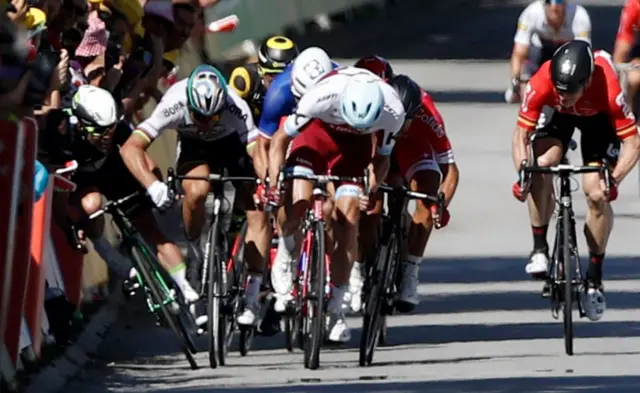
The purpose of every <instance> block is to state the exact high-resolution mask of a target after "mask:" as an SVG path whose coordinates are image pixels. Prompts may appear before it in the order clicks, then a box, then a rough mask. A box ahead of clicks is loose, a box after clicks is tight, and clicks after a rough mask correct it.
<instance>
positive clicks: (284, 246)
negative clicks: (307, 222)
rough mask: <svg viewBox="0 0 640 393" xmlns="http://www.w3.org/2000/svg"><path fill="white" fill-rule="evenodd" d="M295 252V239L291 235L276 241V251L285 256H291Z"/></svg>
mask: <svg viewBox="0 0 640 393" xmlns="http://www.w3.org/2000/svg"><path fill="white" fill-rule="evenodd" d="M295 250H296V238H295V237H294V236H293V235H290V236H280V238H279V239H278V251H279V252H286V253H287V255H292V254H293V252H294V251H295Z"/></svg>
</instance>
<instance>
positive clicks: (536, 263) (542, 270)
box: [524, 250, 549, 275]
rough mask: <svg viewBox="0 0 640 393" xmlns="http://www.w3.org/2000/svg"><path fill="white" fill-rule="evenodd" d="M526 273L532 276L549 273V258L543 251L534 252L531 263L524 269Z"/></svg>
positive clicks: (530, 258)
mask: <svg viewBox="0 0 640 393" xmlns="http://www.w3.org/2000/svg"><path fill="white" fill-rule="evenodd" d="M524 271H525V272H526V273H527V274H531V275H541V274H547V273H549V258H548V257H547V255H546V254H545V253H544V252H543V251H537V250H534V251H533V252H532V253H531V256H530V257H529V263H527V265H526V266H525V267H524Z"/></svg>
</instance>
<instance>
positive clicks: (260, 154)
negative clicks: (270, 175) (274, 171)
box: [249, 137, 271, 180]
mask: <svg viewBox="0 0 640 393" xmlns="http://www.w3.org/2000/svg"><path fill="white" fill-rule="evenodd" d="M270 145H271V140H270V139H267V138H263V137H258V139H257V140H256V142H255V143H254V146H253V148H252V149H251V150H250V151H249V154H250V155H252V158H253V168H254V169H255V171H256V175H258V178H259V179H261V180H265V179H266V177H267V172H268V171H269V167H268V162H269V147H270Z"/></svg>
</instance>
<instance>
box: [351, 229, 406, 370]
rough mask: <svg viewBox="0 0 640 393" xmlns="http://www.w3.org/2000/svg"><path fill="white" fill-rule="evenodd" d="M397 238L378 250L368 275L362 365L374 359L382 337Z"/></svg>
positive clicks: (361, 349)
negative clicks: (384, 309)
mask: <svg viewBox="0 0 640 393" xmlns="http://www.w3.org/2000/svg"><path fill="white" fill-rule="evenodd" d="M395 247H397V239H396V236H395V233H392V234H391V235H390V237H389V241H388V242H387V244H386V246H382V247H381V248H380V250H379V252H378V254H377V255H378V257H377V258H376V262H375V264H374V266H373V267H372V275H371V277H367V280H369V283H370V285H371V289H370V291H369V294H368V299H367V303H366V307H365V311H364V316H363V318H362V336H360V354H359V361H358V363H359V365H360V367H364V366H369V365H371V362H372V361H373V353H374V352H375V348H376V344H377V342H378V340H379V338H380V332H381V329H382V328H383V324H384V323H385V317H384V315H382V306H383V302H386V301H387V290H388V289H389V286H390V285H391V284H392V283H393V280H394V277H392V276H391V275H390V274H389V266H390V264H391V258H393V257H394V256H395V254H396V252H395Z"/></svg>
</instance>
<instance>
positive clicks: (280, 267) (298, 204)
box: [268, 54, 404, 342]
mask: <svg viewBox="0 0 640 393" xmlns="http://www.w3.org/2000/svg"><path fill="white" fill-rule="evenodd" d="M300 57H302V54H300ZM296 63H297V61H296ZM311 64H312V66H309V67H304V68H302V69H296V68H294V70H293V73H292V81H293V87H294V89H298V87H300V86H305V83H304V82H305V81H306V80H308V78H310V77H315V76H316V75H317V74H318V73H320V72H324V71H325V70H326V68H325V67H322V69H320V67H316V65H317V64H314V63H311ZM325 66H328V64H325ZM294 67H295V64H294ZM403 120H404V109H403V106H402V102H400V99H399V98H398V96H397V94H396V93H395V91H394V90H393V88H392V87H391V86H389V85H388V84H386V83H384V81H383V80H382V79H380V78H379V77H377V76H376V75H375V74H373V73H371V72H369V71H367V70H363V69H358V68H353V67H346V68H339V69H337V70H334V71H332V72H331V73H329V74H328V75H327V76H325V77H323V78H322V80H321V81H320V82H319V83H318V84H317V85H316V86H315V87H314V88H312V89H311V90H309V91H307V92H306V93H305V94H304V95H303V96H302V98H301V99H300V101H299V103H298V106H297V108H296V109H295V111H294V112H293V113H292V114H291V115H289V116H288V117H287V119H286V121H285V122H284V125H283V126H282V127H281V128H280V129H278V131H276V133H275V134H274V135H273V138H272V140H271V147H270V149H269V162H268V165H269V178H271V179H278V176H279V172H280V169H281V166H282V165H283V164H285V156H286V151H287V148H288V146H289V143H290V142H291V147H290V153H289V155H288V157H286V168H287V170H290V171H293V173H309V174H311V173H314V174H327V173H330V174H332V175H336V176H353V177H358V176H362V174H363V173H364V171H365V169H367V168H368V170H369V183H370V189H371V191H372V192H375V191H376V189H377V187H378V186H379V184H380V182H381V181H382V179H384V177H385V176H386V174H387V171H388V169H389V155H390V154H391V150H392V149H393V145H394V143H395V136H396V134H397V133H398V131H399V130H400V127H401V126H402V122H403ZM376 132H378V133H379V134H382V135H381V136H380V140H381V143H380V144H379V145H378V147H377V154H376V155H375V157H373V158H372V154H371V152H372V151H373V149H374V139H375V138H374V134H375V133H376ZM280 191H281V190H276V189H274V188H272V189H271V190H270V196H272V197H274V198H275V199H280V202H283V203H282V205H283V207H282V208H280V209H279V211H278V229H279V231H280V234H281V239H282V245H283V246H282V247H280V246H279V247H278V251H277V255H276V258H275V263H274V268H273V269H274V270H277V271H278V272H279V277H274V278H277V280H274V286H275V287H276V288H275V289H276V291H277V292H278V293H279V294H281V295H285V294H287V293H289V292H290V290H291V288H292V277H293V274H292V270H293V269H292V264H293V263H294V261H295V260H296V258H295V253H296V250H299V247H300V242H299V236H296V235H297V234H298V233H299V226H300V222H301V219H302V218H303V217H304V214H305V211H306V209H307V208H308V207H309V206H310V205H309V201H310V200H311V197H312V191H313V190H312V184H311V183H310V182H308V181H304V180H295V181H294V182H293V184H292V185H290V187H285V189H284V195H280V194H279V192H280ZM330 191H332V196H333V197H332V198H331V199H332V203H329V204H328V206H326V209H327V210H328V213H327V214H326V217H327V218H330V222H329V223H328V227H329V228H330V230H331V232H332V240H333V242H334V243H335V245H334V247H332V249H333V253H332V256H331V257H332V262H331V280H332V283H333V287H332V290H331V300H330V301H329V304H328V306H327V312H328V317H329V318H328V321H327V322H328V326H327V328H326V331H327V333H328V339H329V340H331V341H336V342H347V341H349V340H350V338H351V334H350V331H349V328H348V327H347V325H346V321H345V317H344V309H345V308H347V307H348V305H347V304H346V302H345V295H346V294H347V293H348V290H349V289H348V282H349V273H350V271H351V265H352V263H353V261H354V260H355V258H356V255H357V252H358V242H357V238H358V222H359V218H360V208H361V207H362V208H366V207H367V206H368V202H369V201H368V197H369V195H364V194H363V192H362V189H361V188H360V186H358V185H354V184H338V185H336V187H335V190H333V189H330Z"/></svg>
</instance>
